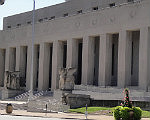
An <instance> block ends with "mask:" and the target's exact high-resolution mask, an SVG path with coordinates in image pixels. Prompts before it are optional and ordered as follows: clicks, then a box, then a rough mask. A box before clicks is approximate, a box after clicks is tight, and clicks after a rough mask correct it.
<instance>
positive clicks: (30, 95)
mask: <svg viewBox="0 0 150 120" xmlns="http://www.w3.org/2000/svg"><path fill="white" fill-rule="evenodd" d="M34 38H35V0H33V11H32V50H31V51H32V53H31V75H30V94H29V100H31V99H32V96H33V62H34V61H33V58H34Z"/></svg>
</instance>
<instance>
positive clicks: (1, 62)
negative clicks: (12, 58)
mask: <svg viewBox="0 0 150 120" xmlns="http://www.w3.org/2000/svg"><path fill="white" fill-rule="evenodd" d="M4 73H5V50H4V49H0V86H1V87H2V86H4Z"/></svg>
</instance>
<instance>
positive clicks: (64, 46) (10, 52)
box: [0, 27, 150, 90]
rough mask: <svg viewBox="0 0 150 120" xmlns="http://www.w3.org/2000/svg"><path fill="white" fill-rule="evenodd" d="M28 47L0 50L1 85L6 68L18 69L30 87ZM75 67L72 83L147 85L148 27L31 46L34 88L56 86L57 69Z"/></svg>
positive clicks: (149, 44)
mask: <svg viewBox="0 0 150 120" xmlns="http://www.w3.org/2000/svg"><path fill="white" fill-rule="evenodd" d="M31 50H32V49H31V46H19V45H18V46H17V47H7V48H6V49H0V85H1V87H2V86H3V85H4V73H5V71H20V75H21V77H22V78H24V79H23V80H24V81H25V83H26V90H29V89H30V74H31V71H30V66H31ZM62 67H74V68H77V69H78V71H77V74H76V81H75V83H76V84H78V85H80V84H83V85H96V86H117V87H120V88H124V87H126V86H138V87H139V88H140V89H147V87H148V85H150V79H149V78H150V74H149V71H150V70H149V69H150V29H149V28H148V27H144V28H140V29H139V30H121V31H119V32H118V33H105V34H104V33H103V34H99V35H93V36H88V35H84V36H83V37H82V38H78V37H76V38H68V39H66V40H54V42H50V43H47V42H41V43H39V44H38V45H34V71H33V76H34V78H33V80H34V85H33V86H34V89H37V90H48V89H49V88H51V89H52V90H54V89H58V87H59V86H58V85H59V74H58V70H59V69H60V68H62Z"/></svg>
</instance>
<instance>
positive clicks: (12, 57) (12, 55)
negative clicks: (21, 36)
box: [9, 48, 16, 71]
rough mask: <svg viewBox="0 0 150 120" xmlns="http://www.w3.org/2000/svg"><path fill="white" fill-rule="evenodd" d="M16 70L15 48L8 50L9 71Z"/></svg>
mask: <svg viewBox="0 0 150 120" xmlns="http://www.w3.org/2000/svg"><path fill="white" fill-rule="evenodd" d="M15 68H16V48H9V70H10V71H15Z"/></svg>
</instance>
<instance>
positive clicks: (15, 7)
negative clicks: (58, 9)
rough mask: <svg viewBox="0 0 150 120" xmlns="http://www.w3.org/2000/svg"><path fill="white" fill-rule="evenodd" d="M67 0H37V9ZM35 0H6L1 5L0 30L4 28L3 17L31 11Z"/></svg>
mask: <svg viewBox="0 0 150 120" xmlns="http://www.w3.org/2000/svg"><path fill="white" fill-rule="evenodd" d="M64 1H65V0H35V2H36V9H39V8H43V7H47V6H51V5H55V4H59V3H62V2H64ZM32 9H33V0H5V4H4V5H1V6H0V30H2V29H3V17H7V16H11V15H15V14H19V13H22V12H27V11H31V10H32Z"/></svg>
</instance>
